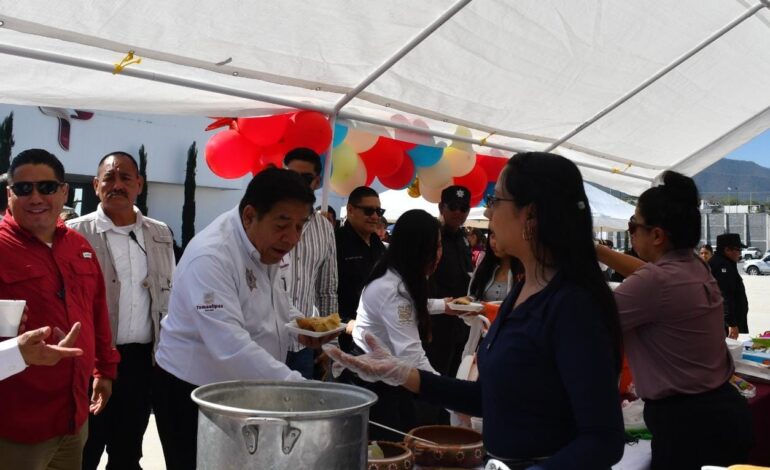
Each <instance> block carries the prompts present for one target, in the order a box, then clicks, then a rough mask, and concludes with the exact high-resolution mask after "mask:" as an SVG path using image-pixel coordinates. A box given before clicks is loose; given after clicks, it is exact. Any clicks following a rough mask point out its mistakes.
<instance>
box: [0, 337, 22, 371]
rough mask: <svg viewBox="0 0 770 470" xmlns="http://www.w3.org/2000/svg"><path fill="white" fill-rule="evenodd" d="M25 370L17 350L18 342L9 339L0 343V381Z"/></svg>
mask: <svg viewBox="0 0 770 470" xmlns="http://www.w3.org/2000/svg"><path fill="white" fill-rule="evenodd" d="M26 368H27V364H25V363H24V358H23V357H22V356H21V351H20V350H19V340H18V339H16V338H10V339H7V340H5V341H2V342H0V380H5V379H7V378H8V377H10V376H12V375H15V374H18V373H19V372H21V371H23V370H24V369H26Z"/></svg>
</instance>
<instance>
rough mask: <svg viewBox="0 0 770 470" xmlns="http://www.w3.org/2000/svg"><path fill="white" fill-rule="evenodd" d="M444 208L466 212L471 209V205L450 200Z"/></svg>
mask: <svg viewBox="0 0 770 470" xmlns="http://www.w3.org/2000/svg"><path fill="white" fill-rule="evenodd" d="M446 208H447V209H449V210H450V211H452V212H458V211H459V212H468V211H469V210H471V206H470V205H468V204H460V203H458V202H450V203H448V204H446Z"/></svg>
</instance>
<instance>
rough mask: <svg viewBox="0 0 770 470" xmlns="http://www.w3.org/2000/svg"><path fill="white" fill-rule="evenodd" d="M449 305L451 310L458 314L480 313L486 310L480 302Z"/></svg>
mask: <svg viewBox="0 0 770 470" xmlns="http://www.w3.org/2000/svg"><path fill="white" fill-rule="evenodd" d="M447 305H449V308H450V309H452V310H454V311H456V312H480V311H482V310H484V304H480V303H478V302H471V303H470V304H468V305H463V304H456V303H454V302H449V303H448V304H447Z"/></svg>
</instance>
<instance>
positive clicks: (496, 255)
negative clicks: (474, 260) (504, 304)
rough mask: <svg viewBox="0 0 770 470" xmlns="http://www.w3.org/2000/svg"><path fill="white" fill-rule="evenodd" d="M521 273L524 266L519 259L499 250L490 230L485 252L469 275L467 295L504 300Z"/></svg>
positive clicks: (490, 300)
mask: <svg viewBox="0 0 770 470" xmlns="http://www.w3.org/2000/svg"><path fill="white" fill-rule="evenodd" d="M523 275H524V267H523V266H522V265H521V263H520V262H519V260H518V259H516V258H512V257H511V256H509V255H506V254H505V253H504V252H502V251H500V250H499V249H498V248H497V239H496V237H495V233H494V232H490V233H489V237H487V247H486V252H485V254H484V256H483V257H482V259H481V262H480V263H479V265H478V266H477V267H476V270H475V271H474V272H473V276H471V284H470V286H469V287H468V295H469V296H471V297H473V298H474V299H475V300H482V301H485V302H494V301H500V300H504V299H505V298H506V297H507V296H508V292H510V291H511V289H512V288H513V285H514V283H515V282H518V281H519V280H521V279H522V278H523V277H524V276H523Z"/></svg>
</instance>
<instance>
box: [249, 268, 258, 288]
mask: <svg viewBox="0 0 770 470" xmlns="http://www.w3.org/2000/svg"><path fill="white" fill-rule="evenodd" d="M246 285H247V286H249V290H252V291H253V290H254V289H256V288H257V277H256V276H255V275H254V271H252V270H251V269H250V268H246Z"/></svg>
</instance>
